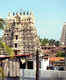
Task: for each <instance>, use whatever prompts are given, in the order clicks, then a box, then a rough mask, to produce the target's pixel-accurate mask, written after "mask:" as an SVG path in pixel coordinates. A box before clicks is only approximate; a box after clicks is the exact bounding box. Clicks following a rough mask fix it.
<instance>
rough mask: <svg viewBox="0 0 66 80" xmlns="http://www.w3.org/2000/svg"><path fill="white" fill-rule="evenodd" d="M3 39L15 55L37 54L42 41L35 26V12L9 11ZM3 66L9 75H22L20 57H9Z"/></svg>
mask: <svg viewBox="0 0 66 80" xmlns="http://www.w3.org/2000/svg"><path fill="white" fill-rule="evenodd" d="M3 41H4V42H5V43H6V44H7V45H8V46H9V47H11V48H12V49H13V50H14V52H15V55H17V54H32V55H33V56H34V55H36V49H37V48H39V49H40V42H39V39H38V36H37V30H36V28H35V21H34V15H33V13H32V12H23V13H21V12H20V13H13V14H11V13H9V14H8V17H7V18H6V27H5V29H4V35H3ZM31 58H32V59H33V57H30V58H29V59H31ZM31 63H32V62H31ZM6 65H7V66H6ZM31 66H32V65H31ZM31 66H29V67H31ZM3 67H4V72H5V70H6V72H5V74H6V75H7V76H8V75H9V76H11V77H15V76H19V75H20V62H19V59H17V60H16V59H9V60H7V61H6V63H5V64H4V66H3Z"/></svg>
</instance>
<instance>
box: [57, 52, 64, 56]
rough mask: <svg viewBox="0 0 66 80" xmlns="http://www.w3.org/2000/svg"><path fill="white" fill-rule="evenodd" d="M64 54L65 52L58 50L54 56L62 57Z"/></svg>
mask: <svg viewBox="0 0 66 80" xmlns="http://www.w3.org/2000/svg"><path fill="white" fill-rule="evenodd" d="M64 56H65V53H64V52H62V51H58V52H57V54H56V57H64Z"/></svg>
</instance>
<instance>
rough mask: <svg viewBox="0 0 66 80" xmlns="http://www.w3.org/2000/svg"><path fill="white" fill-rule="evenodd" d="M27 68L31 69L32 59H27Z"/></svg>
mask: <svg viewBox="0 0 66 80" xmlns="http://www.w3.org/2000/svg"><path fill="white" fill-rule="evenodd" d="M27 68H28V69H33V61H27Z"/></svg>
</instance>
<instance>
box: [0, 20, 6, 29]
mask: <svg viewBox="0 0 66 80" xmlns="http://www.w3.org/2000/svg"><path fill="white" fill-rule="evenodd" d="M4 26H5V21H4V20H3V19H2V18H0V29H1V30H3V29H4Z"/></svg>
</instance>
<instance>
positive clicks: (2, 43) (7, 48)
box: [0, 41, 14, 57]
mask: <svg viewBox="0 0 66 80" xmlns="http://www.w3.org/2000/svg"><path fill="white" fill-rule="evenodd" d="M0 47H3V48H4V49H5V50H6V52H7V53H8V54H9V55H10V56H11V57H13V56H14V51H13V50H12V48H9V47H8V46H7V45H6V43H5V42H2V41H0Z"/></svg>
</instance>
